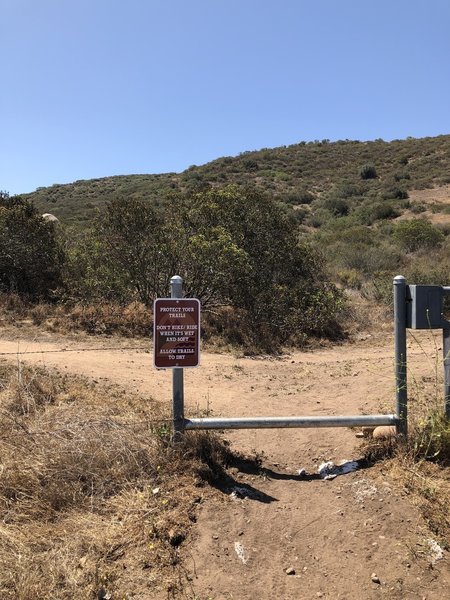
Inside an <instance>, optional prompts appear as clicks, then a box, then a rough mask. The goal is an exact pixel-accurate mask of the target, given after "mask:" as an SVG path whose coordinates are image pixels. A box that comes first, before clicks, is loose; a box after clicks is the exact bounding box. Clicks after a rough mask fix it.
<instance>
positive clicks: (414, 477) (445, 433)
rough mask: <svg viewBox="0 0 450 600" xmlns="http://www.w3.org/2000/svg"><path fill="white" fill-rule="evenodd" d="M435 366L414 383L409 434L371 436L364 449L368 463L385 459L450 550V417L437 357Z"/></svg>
mask: <svg viewBox="0 0 450 600" xmlns="http://www.w3.org/2000/svg"><path fill="white" fill-rule="evenodd" d="M435 350H436V351H438V348H437V347H436V348H435ZM431 365H432V368H433V370H434V371H435V374H434V375H433V376H430V377H425V378H422V380H421V381H415V380H413V381H412V383H411V389H410V393H409V395H408V396H409V397H408V437H407V439H406V440H405V439H400V440H396V439H395V438H394V439H393V438H388V439H378V440H377V439H373V440H369V441H368V443H367V444H366V445H365V447H364V453H365V456H366V457H367V458H368V459H369V461H370V462H376V461H380V460H381V461H386V462H385V463H384V465H383V466H384V467H385V468H386V467H387V469H388V470H389V472H390V474H391V476H392V477H393V479H394V480H396V481H397V483H398V484H399V485H400V486H401V487H402V488H403V489H404V491H405V492H406V493H407V494H408V495H410V497H411V500H412V501H413V502H414V503H415V504H416V505H417V506H418V507H419V508H420V510H421V512H422V514H423V516H424V519H425V521H426V522H427V525H428V527H429V529H430V531H431V532H432V533H433V534H434V535H435V536H436V537H437V539H439V542H440V543H441V545H442V547H444V548H445V549H447V550H450V512H449V507H450V421H449V420H448V419H447V418H446V417H445V416H444V409H443V399H442V382H441V378H440V376H439V373H440V364H439V359H436V361H435V364H434V365H433V361H431Z"/></svg>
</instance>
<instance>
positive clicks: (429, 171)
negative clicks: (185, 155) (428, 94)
mask: <svg viewBox="0 0 450 600" xmlns="http://www.w3.org/2000/svg"><path fill="white" fill-rule="evenodd" d="M365 165H370V166H373V167H374V168H375V172H374V173H373V174H375V175H376V176H375V177H372V178H371V173H370V172H368V173H367V174H368V175H369V176H368V177H367V178H365V179H364V178H362V177H361V169H362V168H363V167H364V166H365ZM229 183H234V184H237V185H239V186H240V185H246V184H252V185H255V186H257V187H258V188H260V189H263V190H264V191H267V192H268V193H270V194H271V195H272V196H274V197H275V198H277V199H278V200H280V201H282V202H285V203H287V204H290V205H294V206H300V205H303V207H304V208H303V210H302V211H300V212H299V214H298V215H297V217H298V220H299V221H300V222H301V221H303V220H304V219H305V218H307V217H309V218H310V220H311V219H313V217H312V216H311V212H312V213H313V215H314V214H315V213H316V212H317V210H319V209H323V208H325V210H329V209H330V206H328V208H327V205H326V204H325V207H324V206H322V205H321V203H322V202H323V201H324V199H328V202H330V199H331V201H333V200H335V201H336V200H343V199H344V200H345V201H346V203H345V205H342V203H337V204H338V206H337V207H336V205H335V204H334V205H333V203H332V204H331V212H332V213H333V212H336V211H337V212H339V211H344V213H346V214H347V213H348V212H351V211H352V210H353V209H354V208H355V207H357V206H360V205H361V204H364V203H369V204H371V203H373V202H374V201H376V200H382V201H385V200H387V201H394V204H396V205H398V204H399V201H401V200H404V199H405V198H406V197H407V195H408V193H407V192H408V191H409V190H417V189H424V188H431V187H434V186H442V185H445V184H448V183H450V135H442V136H439V137H434V138H431V137H430V138H422V139H414V138H408V139H406V140H394V141H392V142H385V141H383V140H375V141H371V142H359V141H350V140H343V141H337V142H329V141H328V140H323V141H317V142H308V143H305V142H301V143H299V144H294V145H291V146H282V147H279V148H272V149H269V148H264V149H262V150H258V151H252V152H243V153H241V154H240V155H239V156H236V157H223V158H218V159H217V160H214V161H212V162H210V163H207V164H205V165H202V166H195V165H193V166H191V167H189V168H188V169H187V170H186V171H184V172H182V173H179V174H177V173H166V174H159V175H125V176H115V177H106V178H102V179H92V180H85V181H84V180H82V181H76V182H74V183H71V184H66V185H58V184H55V185H53V186H51V187H48V188H39V189H37V190H36V191H35V192H33V193H31V194H27V195H24V197H26V198H28V199H31V200H33V202H35V204H36V206H37V207H38V208H39V210H41V211H42V212H51V213H53V214H55V215H56V216H57V217H58V218H60V219H61V220H62V221H63V222H65V223H72V224H75V223H82V222H88V221H90V220H91V218H92V217H93V215H94V214H95V209H96V208H100V207H102V206H103V205H104V204H105V203H106V202H107V201H109V200H113V199H115V198H118V197H127V198H128V197H130V198H132V197H135V198H136V197H139V198H144V199H149V200H154V201H156V202H159V201H161V200H163V199H164V197H165V196H166V195H167V193H168V192H170V191H188V190H192V189H195V188H199V187H200V188H201V187H204V186H206V185H214V186H216V185H226V184H229ZM311 203H312V209H311V208H307V205H311ZM319 216H320V212H319ZM306 220H307V219H306ZM319 220H320V219H319ZM307 224H311V225H313V226H318V225H320V224H321V223H320V222H314V219H313V220H312V222H311V223H307Z"/></svg>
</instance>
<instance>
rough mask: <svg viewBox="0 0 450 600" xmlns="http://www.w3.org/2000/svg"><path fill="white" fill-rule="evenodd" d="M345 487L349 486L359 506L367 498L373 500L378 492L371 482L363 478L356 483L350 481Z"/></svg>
mask: <svg viewBox="0 0 450 600" xmlns="http://www.w3.org/2000/svg"><path fill="white" fill-rule="evenodd" d="M346 485H350V486H351V488H352V492H353V495H354V496H355V499H356V501H357V502H359V503H361V504H362V503H363V502H365V501H366V500H367V499H368V498H374V497H375V496H376V495H377V492H378V488H376V487H375V486H374V485H373V483H372V482H370V481H369V480H368V479H365V478H363V479H358V481H352V482H350V483H348V484H346Z"/></svg>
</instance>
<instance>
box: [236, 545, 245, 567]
mask: <svg viewBox="0 0 450 600" xmlns="http://www.w3.org/2000/svg"><path fill="white" fill-rule="evenodd" d="M234 551H235V552H236V554H237V555H238V558H239V560H241V561H242V562H243V563H244V565H246V564H247V561H248V557H247V555H246V554H245V549H244V546H243V545H242V544H240V543H239V542H234Z"/></svg>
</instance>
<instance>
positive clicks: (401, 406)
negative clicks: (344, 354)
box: [394, 275, 408, 436]
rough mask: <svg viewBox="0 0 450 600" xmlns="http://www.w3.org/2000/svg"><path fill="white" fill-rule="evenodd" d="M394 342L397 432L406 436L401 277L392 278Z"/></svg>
mask: <svg viewBox="0 0 450 600" xmlns="http://www.w3.org/2000/svg"><path fill="white" fill-rule="evenodd" d="M394 341H395V395H396V414H397V418H398V421H397V432H398V433H399V434H402V435H405V436H406V435H407V433H408V393H407V372H406V279H405V278H404V277H403V276H402V275H397V277H395V278H394Z"/></svg>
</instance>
